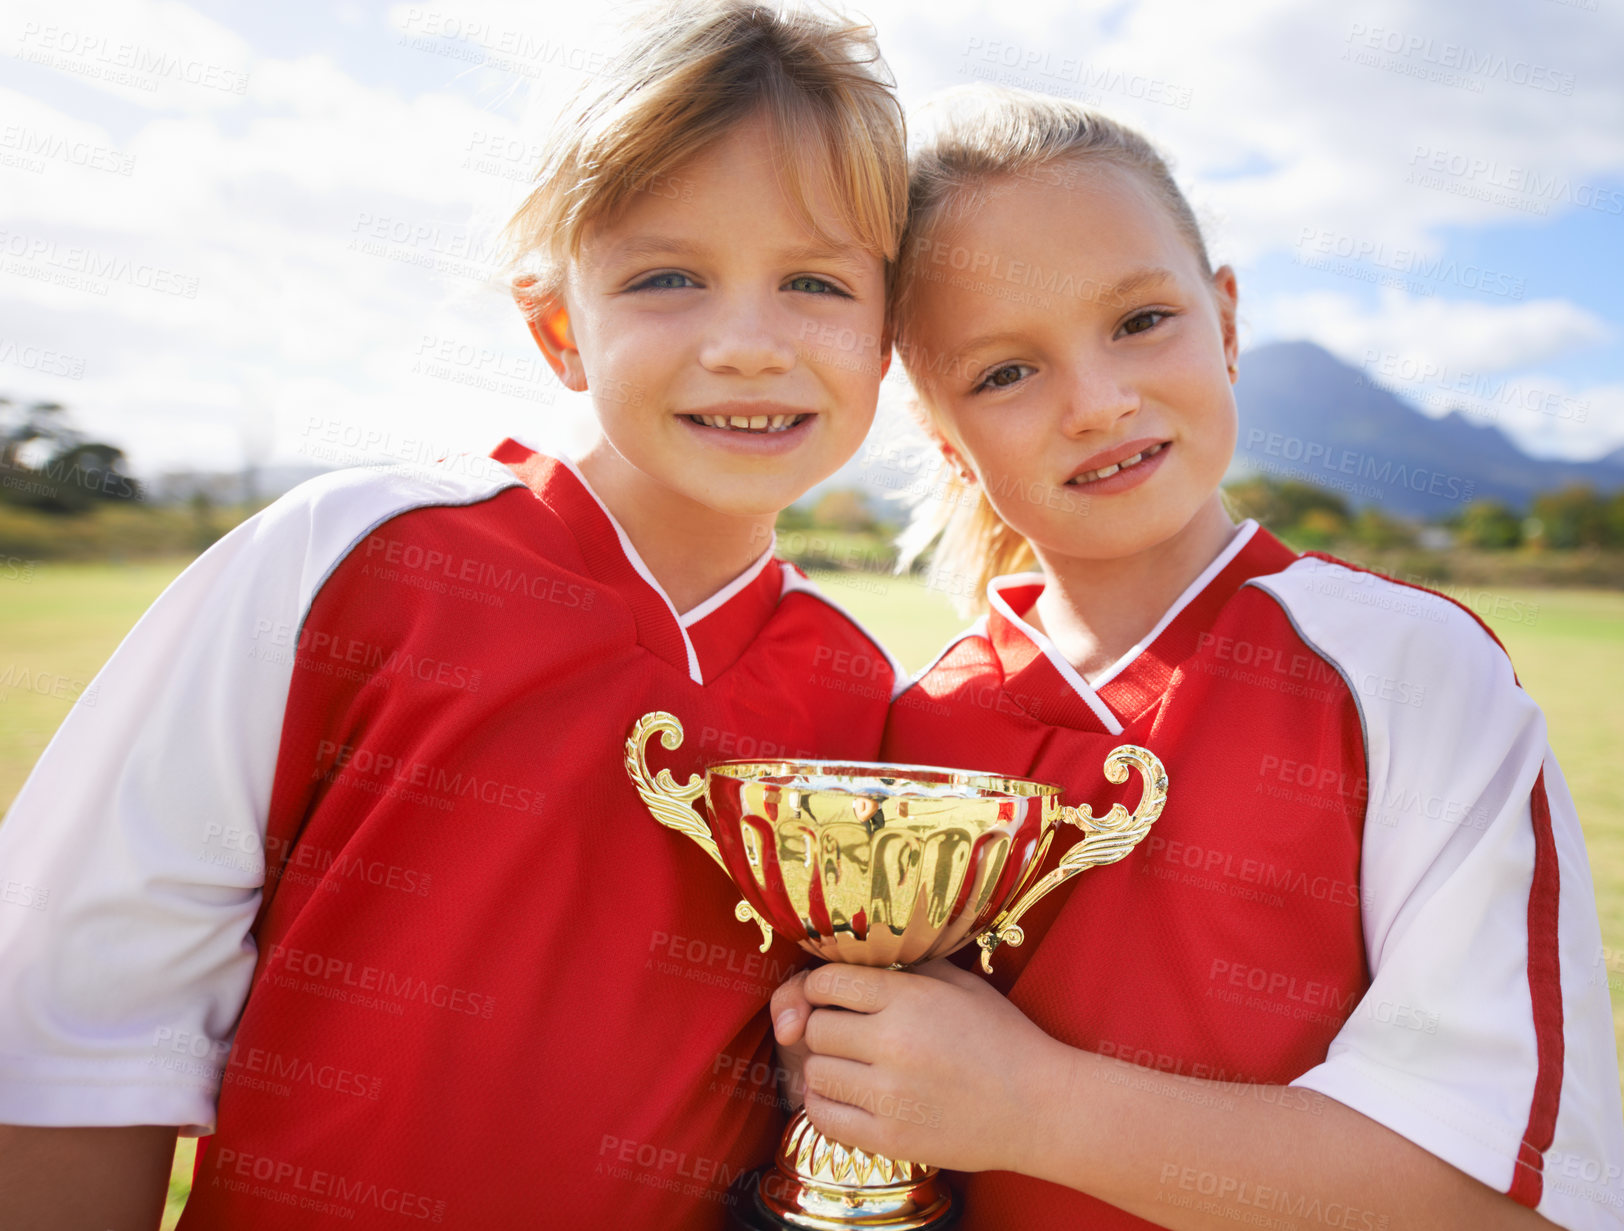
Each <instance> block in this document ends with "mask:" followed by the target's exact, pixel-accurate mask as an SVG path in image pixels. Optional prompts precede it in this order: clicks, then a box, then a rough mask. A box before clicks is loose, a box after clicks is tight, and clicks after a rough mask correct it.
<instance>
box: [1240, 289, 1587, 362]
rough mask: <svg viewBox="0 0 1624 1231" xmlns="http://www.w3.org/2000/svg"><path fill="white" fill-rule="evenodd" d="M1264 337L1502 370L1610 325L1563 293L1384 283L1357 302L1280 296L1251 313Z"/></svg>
mask: <svg viewBox="0 0 1624 1231" xmlns="http://www.w3.org/2000/svg"><path fill="white" fill-rule="evenodd" d="M1253 321H1254V328H1256V329H1257V330H1258V332H1259V333H1260V334H1261V335H1262V336H1264V337H1268V338H1281V339H1286V338H1306V339H1309V340H1311V341H1315V342H1318V343H1319V344H1320V345H1321V346H1324V347H1325V348H1326V349H1327V350H1329V351H1331V352H1332V353H1333V354H1335V355H1337V356H1339V357H1340V358H1342V359H1344V360H1346V361H1347V362H1349V363H1354V364H1362V363H1365V362H1367V361H1368V360H1370V358H1371V357H1372V356H1387V355H1396V356H1402V357H1404V358H1405V359H1406V360H1407V361H1413V362H1415V363H1417V364H1426V363H1430V364H1433V365H1434V366H1436V367H1440V368H1445V369H1451V370H1467V371H1482V372H1507V371H1513V370H1516V369H1520V368H1527V367H1531V366H1533V365H1535V364H1540V363H1545V362H1547V361H1549V360H1552V359H1556V358H1559V357H1561V356H1563V355H1566V354H1569V353H1571V352H1573V351H1575V350H1578V349H1580V348H1582V347H1585V346H1590V345H1594V344H1596V343H1598V342H1605V341H1606V340H1608V338H1609V337H1610V336H1611V333H1612V331H1611V330H1610V329H1609V327H1608V325H1607V323H1606V322H1605V321H1603V320H1601V319H1600V318H1599V317H1597V316H1596V315H1595V314H1594V313H1591V312H1588V311H1586V310H1585V309H1583V308H1581V307H1578V306H1577V305H1575V304H1572V303H1569V302H1568V301H1566V300H1562V299H1533V300H1528V301H1526V302H1523V303H1507V304H1489V303H1473V302H1470V301H1463V300H1456V299H1450V300H1444V299H1437V298H1430V297H1428V298H1414V297H1412V296H1410V295H1407V294H1406V293H1405V292H1403V291H1400V290H1397V289H1394V288H1390V287H1385V288H1383V289H1382V291H1381V301H1380V303H1379V304H1378V305H1377V306H1375V307H1372V308H1366V307H1364V306H1363V305H1361V304H1360V303H1359V302H1358V301H1357V300H1356V299H1354V297H1353V296H1351V295H1347V294H1344V293H1343V292H1341V291H1309V292H1305V293H1302V294H1295V295H1279V296H1276V297H1275V298H1274V299H1273V300H1271V301H1270V302H1269V303H1268V304H1267V305H1266V306H1265V308H1263V309H1262V310H1260V311H1254V313H1253Z"/></svg>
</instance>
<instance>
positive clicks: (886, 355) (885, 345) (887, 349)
mask: <svg viewBox="0 0 1624 1231" xmlns="http://www.w3.org/2000/svg"><path fill="white" fill-rule="evenodd" d="M892 354H893V352H892V349H891V328H890V326H886V330H885V332H884V333H882V334H881V335H880V379H881V380H884V379H885V374H886V373H887V372H889V371H890V370H891V356H892Z"/></svg>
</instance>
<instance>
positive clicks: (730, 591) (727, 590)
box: [513, 436, 778, 685]
mask: <svg viewBox="0 0 1624 1231" xmlns="http://www.w3.org/2000/svg"><path fill="white" fill-rule="evenodd" d="M513 439H514V440H515V441H516V442H517V443H519V444H522V445H524V447H525V448H527V449H529V450H531V451H532V452H535V453H539V454H541V455H542V456H543V457H550V458H552V459H553V460H554V461H555V462H557V463H558V464H559V465H560V466H563V467H564V468H565V469H566V470H568V471H569V472H570V473H571V474H572V475H574V476H575V481H576V482H577V483H579V484H580V485H581V487H582V488H583V489H584V490H585V491H586V494H587V495H589V496H591V497H592V499H593V500H594V501H595V502H596V503H597V506H598V508H600V509H602V510H603V515H604V516H605V517H606V518H608V519H609V524H610V525H611V526H613V527H614V528H615V537H616V538H617V539H619V540H620V550H621V552H622V553H623V554H624V555H625V557H626V559H627V561H628V562H629V563H630V564H631V566H632V568H634V569H635V570H637V575H638V576H639V577H641V578H642V579H643V580H644V581H646V582H647V583H648V586H649V589H651V590H653V591H654V593H656V594H658V595H659V596H660V601H661V602H662V603H664V604H665V606H666V610H667V611H669V612H670V613H671V618H672V619H673V620H675V621H676V624H677V632H678V633H679V634H680V635H681V637H682V647H683V649H685V650H686V651H687V652H688V678H689V679H691V680H692V681H693V682H694V683H696V684H701V685H702V684H704V682H705V676H704V673H703V672H701V671H700V669H699V654H698V652H697V651H696V650H695V649H694V643H693V638H691V637H689V636H688V629H689V628H690V627H692V626H693V625H695V624H697V623H698V622H699V621H700V620H703V619H704V618H705V617H706V616H708V615H710V614H711V612H713V611H715V610H717V609H718V608H719V607H721V606H722V605H723V604H725V603H726V602H727V600H728V599H730V598H732V597H733V596H734V595H736V594H738V593H739V592H740V591H741V590H743V589H744V588H745V587H746V586H748V585H749V584H750V583H751V582H752V581H754V580H755V579H756V578H757V577H759V576H761V570H762V569H764V568H766V567H767V564H768V562H769V561H771V560H772V558H773V551H774V550H775V549H776V548H777V546H778V535H777V534H776V533H775V534H774V535H773V537H772V539H771V540H770V541H769V542H768V544H767V550H766V551H764V552H762V553H761V557H760V558H759V559H758V560H756V562H755V563H754V564H752V565H751V566H750V567H749V568H747V569H745V570H744V572H742V573H740V574H739V575H738V576H737V577H735V578H734V579H733V580H732V581H730V582H728V583H727V584H726V585H725V586H723V587H722V588H721V589H720V590H718V591H717V592H716V593H715V594H712V595H711V596H710V597H709V598H707V599H706V600H705V601H704V602H702V603H700V604H699V605H698V606H696V607H690V608H689V609H688V611H687V612H686V613H685V614H680V615H679V614H678V612H677V605H676V604H675V603H673V602H672V601H671V596H670V595H669V594H667V593H666V592H665V588H664V587H663V586H661V585H660V583H659V582H658V581H656V580H654V574H653V573H652V572H650V571H649V567H648V565H647V564H645V563H643V557H642V556H640V555H638V553H637V548H635V547H633V546H632V541H631V539H630V537H628V536H627V534H626V529H625V527H624V526H622V525H621V524H620V522H619V521H617V520H616V518H615V515H614V514H613V513H611V512H610V511H609V506H608V505H607V504H605V503H604V502H603V497H601V496H599V495H598V493H597V492H595V491H593V490H592V484H590V483H588V482H587V481H586V476H585V475H584V474H582V473H581V467H580V466H579V465H577V464H576V461H575V459H574V458H573V457H568V456H566V455H565V454H563V453H562V452H560V453H554V452H552V451H551V450H548V449H541V448H537V447H536V446H535V445H533V444H531V443H530V442H529V441H525V440H520V439H519V438H518V437H516V436H515V437H513Z"/></svg>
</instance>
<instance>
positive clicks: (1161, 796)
mask: <svg viewBox="0 0 1624 1231" xmlns="http://www.w3.org/2000/svg"><path fill="white" fill-rule="evenodd" d="M1130 766H1131V767H1133V768H1134V769H1137V770H1138V771H1139V773H1140V774H1141V775H1142V776H1143V777H1144V780H1145V793H1144V794H1143V795H1142V796H1141V797H1140V799H1139V806H1138V807H1137V808H1135V809H1134V810H1133V811H1132V812H1131V813H1130V812H1129V811H1128V810H1127V809H1126V808H1124V807H1123V806H1122V805H1121V804H1113V805H1112V806H1111V810H1110V811H1109V812H1107V813H1106V814H1105V815H1104V816H1101V817H1096V816H1095V815H1094V810H1093V808H1092V807H1090V806H1089V805H1088V804H1084V805H1083V806H1082V807H1080V808H1071V807H1064V806H1063V807H1062V808H1061V813H1062V817H1063V819H1064V820H1066V821H1067V822H1069V823H1070V824H1073V825H1075V826H1077V828H1079V829H1081V830H1082V831H1083V832H1084V833H1085V834H1086V835H1087V837H1085V838H1084V839H1083V840H1082V841H1081V842H1079V843H1077V844H1076V845H1075V846H1073V847H1072V848H1071V849H1070V850H1069V851H1067V852H1066V854H1065V856H1064V857H1063V858H1062V859H1061V860H1060V862H1059V863H1058V864H1057V865H1055V867H1054V868H1053V870H1051V871H1050V872H1049V874H1048V875H1047V876H1045V877H1044V878H1043V879H1042V880H1040V881H1039V882H1038V883H1037V884H1035V885H1033V886H1032V887H1031V888H1030V889H1028V890H1027V891H1026V892H1025V893H1024V894H1022V895H1021V897H1020V900H1019V901H1017V902H1016V903H1015V905H1013V906H1011V907H1010V908H1009V909H1008V910H1006V911H1005V912H1004V913H1003V914H1002V915H1000V916H998V918H997V919H996V920H995V921H994V922H993V925H992V927H991V928H989V929H988V930H987V931H985V932H983V933H982V934H981V935H980V936H978V937H976V943H977V944H979V945H980V946H981V969H982V970H984V971H986V972H987V973H988V974H991V973H992V955H993V950H995V949H996V948H998V946H999V945H1001V944H1011V945H1018V944H1020V943H1021V942H1022V941H1023V940H1025V939H1026V933H1025V932H1023V931H1021V929H1020V926H1019V923H1018V920H1019V919H1020V917H1021V916H1022V915H1024V914H1025V913H1026V912H1027V911H1029V910H1030V909H1032V906H1033V905H1034V904H1035V903H1036V902H1037V900H1038V899H1039V898H1041V897H1042V896H1043V895H1044V894H1046V893H1048V892H1049V891H1050V890H1051V889H1055V888H1058V887H1059V886H1061V885H1063V884H1065V883H1066V882H1067V881H1069V880H1070V879H1071V878H1072V877H1074V876H1076V875H1077V874H1078V873H1079V872H1082V871H1084V870H1085V869H1087V868H1096V867H1099V866H1100V865H1102V864H1107V863H1115V862H1116V861H1117V860H1119V859H1121V858H1122V857H1123V856H1124V855H1126V854H1127V853H1128V852H1129V851H1131V850H1133V848H1134V847H1135V846H1137V845H1138V844H1139V839H1141V838H1143V837H1144V836H1145V834H1146V833H1148V832H1149V831H1150V826H1151V824H1152V822H1154V821H1155V820H1156V818H1157V817H1159V816H1160V815H1161V814H1162V808H1163V807H1165V806H1166V804H1167V771H1166V770H1165V769H1163V768H1162V762H1161V758H1159V757H1158V756H1157V755H1156V754H1155V753H1154V752H1152V751H1150V749H1148V748H1141V747H1139V746H1138V745H1137V744H1123V745H1122V746H1121V747H1119V748H1115V749H1113V750H1112V752H1111V755H1110V756H1108V757H1106V758H1105V776H1106V778H1107V779H1108V780H1109V781H1111V782H1118V783H1120V782H1126V781H1127V780H1128V769H1129V767H1130Z"/></svg>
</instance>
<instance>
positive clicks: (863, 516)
mask: <svg viewBox="0 0 1624 1231" xmlns="http://www.w3.org/2000/svg"><path fill="white" fill-rule="evenodd" d="M812 524H813V525H814V526H826V527H828V528H829V529H831V530H847V531H853V532H855V531H860V530H872V529H874V527H875V524H876V523H875V521H874V514H873V513H871V512H869V509H868V501H867V500H865V499H864V498H863V493H862V492H859V491H855V490H853V489H852V488H849V487H841V488H837V489H836V490H834V491H832V492H826V493H825V494H824V495H823V496H822V497H820V498H819V500H818V502H817V504H815V505H813V506H812Z"/></svg>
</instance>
